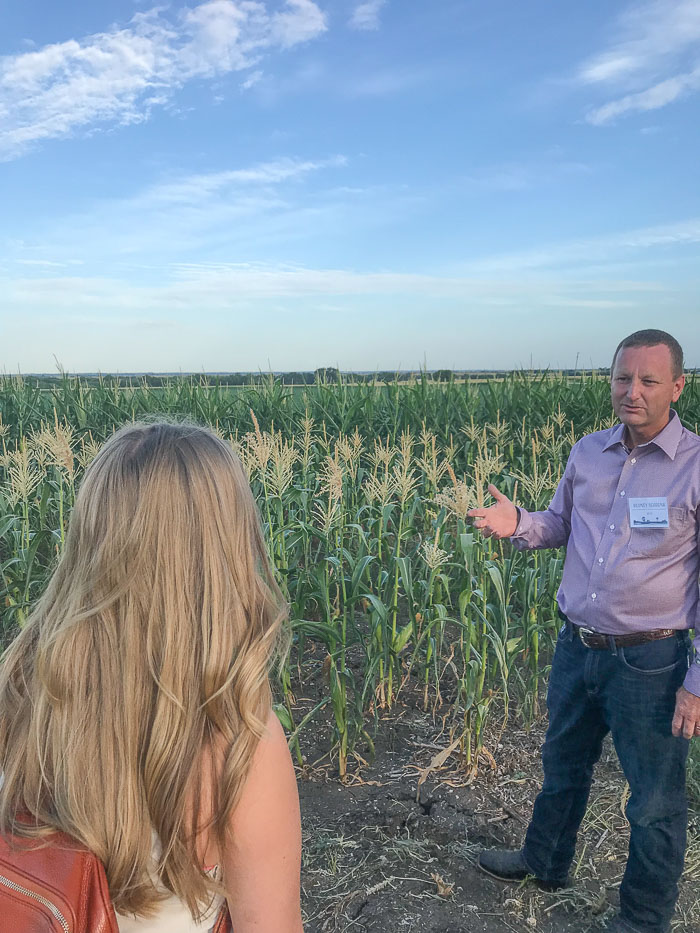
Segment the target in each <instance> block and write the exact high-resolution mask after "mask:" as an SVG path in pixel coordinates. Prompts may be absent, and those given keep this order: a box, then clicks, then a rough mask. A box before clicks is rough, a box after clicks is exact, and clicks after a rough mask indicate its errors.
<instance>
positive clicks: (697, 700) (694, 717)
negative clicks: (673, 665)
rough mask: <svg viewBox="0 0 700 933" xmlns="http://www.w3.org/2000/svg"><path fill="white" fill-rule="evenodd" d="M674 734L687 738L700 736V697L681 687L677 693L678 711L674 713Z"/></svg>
mask: <svg viewBox="0 0 700 933" xmlns="http://www.w3.org/2000/svg"><path fill="white" fill-rule="evenodd" d="M672 728H673V734H674V735H682V736H685V738H686V739H692V738H697V737H698V736H700V697H696V696H695V694H694V693H689V691H688V690H686V689H685V687H679V688H678V691H677V693H676V711H675V713H674V714H673V724H672Z"/></svg>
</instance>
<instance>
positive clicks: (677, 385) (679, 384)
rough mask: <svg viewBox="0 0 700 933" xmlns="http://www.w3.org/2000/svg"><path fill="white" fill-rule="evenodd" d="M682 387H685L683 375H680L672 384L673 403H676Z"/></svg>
mask: <svg viewBox="0 0 700 933" xmlns="http://www.w3.org/2000/svg"><path fill="white" fill-rule="evenodd" d="M684 385H685V373H682V374H681V375H680V376H679V377H678V379H676V381H675V382H674V384H673V401H674V402H677V401H678V399H679V397H680V394H681V392H682V391H683V386H684Z"/></svg>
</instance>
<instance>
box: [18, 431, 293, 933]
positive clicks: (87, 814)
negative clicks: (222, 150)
mask: <svg viewBox="0 0 700 933" xmlns="http://www.w3.org/2000/svg"><path fill="white" fill-rule="evenodd" d="M284 616H285V609H284V605H283V600H282V597H281V593H280V591H279V589H278V587H277V586H276V584H275V582H274V578H273V574H272V571H271V567H270V563H269V560H268V557H267V552H266V549H265V543H264V539H263V536H262V532H261V528H260V523H259V518H258V513H257V510H256V506H255V503H254V500H253V496H252V493H251V491H250V487H249V485H248V482H247V479H246V476H245V473H244V471H243V468H242V466H241V464H240V462H239V460H238V458H237V456H236V455H235V453H234V452H233V450H232V448H231V446H230V445H229V444H228V443H227V442H226V441H224V440H222V439H221V438H220V437H218V436H217V435H216V434H215V433H214V432H213V431H211V430H209V429H208V428H203V427H200V426H198V425H195V424H190V423H185V424H183V423H168V422H163V421H159V422H157V423H151V424H146V423H136V424H129V425H126V426H125V427H123V428H121V429H120V430H119V431H117V432H116V433H115V434H114V435H113V436H112V437H111V438H109V439H108V440H107V441H106V442H105V444H104V445H103V446H102V447H101V449H100V451H99V452H98V454H97V456H96V457H95V459H94V460H93V462H92V463H91V464H90V465H89V467H88V468H87V470H86V472H85V475H84V477H83V480H82V483H81V486H80V490H79V492H78V495H77V498H76V502H75V506H74V509H73V513H72V515H71V519H70V527H69V530H68V534H67V536H66V541H65V549H64V552H63V554H62V556H61V558H60V560H59V563H58V566H57V567H56V569H55V571H54V573H53V575H52V577H51V580H50V582H49V584H48V587H47V589H46V591H45V593H44V595H43V596H42V597H41V599H40V600H39V602H38V603H37V605H36V606H35V607H34V609H33V611H32V613H31V615H30V617H29V619H28V621H27V624H26V626H25V627H24V629H23V630H22V631H21V633H20V634H19V635H18V636H17V638H16V639H15V641H14V642H13V643H12V644H11V645H10V647H9V648H8V650H7V652H6V654H5V657H4V659H3V663H2V666H1V668H0V770H1V771H2V772H3V775H4V782H3V784H2V788H1V789H0V832H1V833H16V834H18V835H25V836H27V835H34V836H37V835H38V836H41V835H44V834H46V833H48V832H49V831H50V830H51V829H58V830H61V831H63V832H66V833H68V834H69V835H71V836H73V837H75V838H76V839H77V840H79V841H80V842H82V843H83V844H84V845H85V846H87V847H88V848H89V849H90V850H92V851H93V852H94V853H95V854H96V855H97V856H98V857H99V858H100V859H101V860H102V861H103V863H104V865H105V868H106V872H107V880H108V882H109V888H110V892H111V896H112V900H113V903H114V906H115V908H116V909H117V910H118V911H119V912H122V913H134V914H138V915H143V916H147V915H148V914H149V913H151V912H152V911H153V910H155V909H156V908H157V906H158V903H159V902H160V900H161V899H162V897H163V894H162V892H160V893H159V890H158V889H157V888H156V887H155V886H154V883H153V875H152V870H153V866H152V857H151V856H152V831H153V830H155V832H156V833H157V835H158V839H159V841H160V845H161V847H162V856H161V858H160V859H159V861H158V863H157V870H156V879H155V880H156V881H159V882H160V883H161V884H162V885H164V886H165V888H166V889H167V890H168V891H170V892H172V893H174V894H176V895H177V896H178V897H180V898H181V899H182V900H183V901H184V902H185V903H186V904H187V906H188V907H189V909H190V911H191V912H192V915H193V917H194V918H199V917H201V915H202V913H203V911H204V910H205V909H206V907H207V905H208V903H209V902H210V900H211V896H212V893H213V892H215V891H216V890H219V891H220V890H221V888H220V886H218V887H217V885H216V883H215V882H213V881H212V879H211V878H210V877H209V876H207V874H206V873H205V872H204V870H203V868H202V866H200V865H198V853H197V851H196V838H195V837H196V834H197V831H198V830H199V829H200V828H201V825H202V824H201V819H202V814H201V812H200V811H201V810H202V796H201V785H200V781H199V778H200V768H201V761H202V755H203V752H204V751H205V750H206V749H211V748H213V746H214V743H215V742H216V744H217V747H222V746H223V747H224V748H225V749H226V752H225V755H224V758H223V761H222V765H221V767H220V768H219V769H218V770H216V769H215V774H214V787H213V806H214V811H213V812H214V816H213V821H212V823H211V829H212V833H213V837H214V838H215V839H216V841H217V843H218V844H219V846H220V847H223V845H224V842H225V837H226V833H227V823H228V818H229V816H230V814H231V811H232V810H233V808H234V807H235V805H236V802H237V800H238V798H239V795H240V792H241V789H242V786H243V783H244V779H245V777H246V773H247V770H248V767H249V765H250V761H251V757H252V755H253V752H254V750H255V747H256V745H257V742H258V739H259V738H260V736H261V735H262V734H263V732H264V727H265V722H266V719H267V716H268V715H269V711H270V708H271V702H272V697H271V691H270V685H269V677H268V674H269V670H270V665H271V663H272V660H273V658H275V656H277V655H278V654H279V652H280V649H281V648H282V647H283V645H284V639H283V637H281V636H282V632H283V629H284V627H283V625H282V623H283V620H284ZM21 811H25V812H28V813H29V814H30V815H31V816H32V817H33V820H32V821H31V824H30V825H27V823H26V822H22V821H21V819H20V821H18V819H17V815H18V813H21Z"/></svg>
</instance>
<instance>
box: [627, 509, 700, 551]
mask: <svg viewBox="0 0 700 933" xmlns="http://www.w3.org/2000/svg"><path fill="white" fill-rule="evenodd" d="M668 525H669V527H668V528H630V540H629V544H628V545H627V549H628V551H629V552H630V554H640V555H642V556H648V557H668V556H669V555H670V554H673V553H675V552H677V551H678V550H680V548H681V547H682V545H683V543H684V541H685V539H686V538H687V537H688V533H689V527H690V526H689V522H688V509H684V508H679V507H677V506H670V507H669V510H668Z"/></svg>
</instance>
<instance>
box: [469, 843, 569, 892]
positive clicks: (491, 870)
mask: <svg viewBox="0 0 700 933" xmlns="http://www.w3.org/2000/svg"><path fill="white" fill-rule="evenodd" d="M476 864H477V866H478V867H479V868H480V869H481V870H482V871H483V872H484V873H485V874H487V875H490V876H491V877H492V878H496V879H497V880H498V881H524V880H525V879H526V878H528V877H532V878H534V879H535V880H536V881H537V884H538V885H539V887H541V888H543V889H544V890H545V891H558V890H559V888H563V887H566V884H567V879H564V880H563V881H542V880H541V879H539V878H537V877H536V876H535V875H534V874H533V873H532V872H531V871H530V869H529V868H528V867H527V865H526V864H525V859H524V857H523V853H522V850H520V849H517V850H516V851H515V852H513V851H512V850H508V849H484V851H483V852H481V853H480V855H479V857H478V859H477V860H476Z"/></svg>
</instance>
